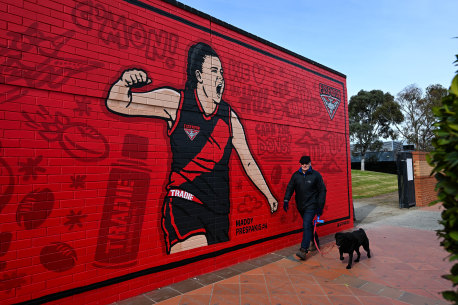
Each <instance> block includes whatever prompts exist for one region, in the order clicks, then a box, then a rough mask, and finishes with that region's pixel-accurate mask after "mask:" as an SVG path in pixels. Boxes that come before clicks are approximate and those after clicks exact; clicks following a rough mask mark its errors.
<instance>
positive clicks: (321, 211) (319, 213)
mask: <svg viewBox="0 0 458 305" xmlns="http://www.w3.org/2000/svg"><path fill="white" fill-rule="evenodd" d="M322 214H323V209H318V210H316V215H318V217H321V215H322Z"/></svg>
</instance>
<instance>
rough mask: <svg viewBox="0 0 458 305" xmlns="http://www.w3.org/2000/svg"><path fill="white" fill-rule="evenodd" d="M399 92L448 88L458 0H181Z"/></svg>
mask: <svg viewBox="0 0 458 305" xmlns="http://www.w3.org/2000/svg"><path fill="white" fill-rule="evenodd" d="M179 2H181V3H183V4H186V5H188V6H190V7H193V8H195V9H197V10H199V11H201V12H204V13H206V14H208V15H210V16H213V17H215V18H217V19H220V20H222V21H224V22H226V23H229V24H231V25H233V26H235V27H238V28H240V29H242V30H245V31H247V32H249V33H251V34H254V35H256V36H259V37H261V38H263V39H265V40H268V41H270V42H272V43H275V44H277V45H279V46H281V47H284V48H286V49H288V50H290V51H293V52H295V53H297V54H300V55H302V56H304V57H307V58H309V59H311V60H313V61H316V62H318V63H320V64H322V65H325V66H327V67H329V68H332V69H334V70H336V71H339V72H341V73H343V74H345V75H346V76H347V94H348V99H350V98H351V96H353V95H356V94H357V93H358V92H359V91H360V90H366V91H370V90H374V89H377V90H382V91H383V92H389V93H391V94H392V95H393V96H395V97H396V95H397V94H398V93H399V92H400V91H402V90H403V89H404V88H405V87H407V86H409V85H411V84H416V85H417V86H418V87H420V88H421V89H422V90H423V91H424V90H425V89H426V87H427V86H429V85H433V84H440V85H442V86H444V87H445V88H449V86H450V83H451V80H452V78H453V76H454V75H455V71H456V70H457V69H458V67H456V66H454V64H453V62H454V61H455V59H456V58H455V54H458V38H454V37H458V0H379V1H375V0H320V1H316V0H314V1H310V0H277V1H273V0H180V1H179Z"/></svg>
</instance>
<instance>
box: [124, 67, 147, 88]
mask: <svg viewBox="0 0 458 305" xmlns="http://www.w3.org/2000/svg"><path fill="white" fill-rule="evenodd" d="M119 80H120V81H121V85H124V86H125V87H129V88H140V87H143V86H145V85H148V84H150V83H151V82H152V80H151V78H149V77H148V75H147V74H146V72H145V71H143V70H139V69H131V70H126V71H124V73H123V74H122V75H121V78H120V79H119Z"/></svg>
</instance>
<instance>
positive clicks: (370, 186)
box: [351, 169, 398, 199]
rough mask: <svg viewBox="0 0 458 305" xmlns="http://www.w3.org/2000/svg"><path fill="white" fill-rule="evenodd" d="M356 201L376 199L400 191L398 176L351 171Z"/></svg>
mask: <svg viewBox="0 0 458 305" xmlns="http://www.w3.org/2000/svg"><path fill="white" fill-rule="evenodd" d="M351 185H352V193H353V198H354V199H359V198H367V197H374V196H378V195H383V194H387V193H391V192H395V191H397V190H398V176H397V175H393V174H385V173H378V172H370V171H364V172H362V171H360V170H354V169H352V170H351Z"/></svg>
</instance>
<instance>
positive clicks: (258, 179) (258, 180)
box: [231, 111, 278, 213]
mask: <svg viewBox="0 0 458 305" xmlns="http://www.w3.org/2000/svg"><path fill="white" fill-rule="evenodd" d="M231 124H232V131H233V139H232V144H233V145H234V148H235V151H236V152H237V154H238V156H239V158H240V161H241V162H242V165H243V168H244V169H245V172H246V173H247V175H248V178H250V180H251V181H252V182H253V183H254V185H256V187H257V188H258V189H259V190H260V191H261V192H262V194H263V195H264V196H265V197H266V199H267V202H268V203H269V206H270V212H271V213H273V212H275V211H276V210H277V208H278V201H277V199H275V197H274V196H273V195H272V192H271V191H270V189H269V187H268V186H267V183H266V180H265V179H264V176H263V175H262V173H261V170H260V169H259V167H258V164H257V163H256V161H255V160H254V158H253V155H252V154H251V152H250V148H249V147H248V143H247V141H246V138H245V131H244V130H243V126H242V123H240V120H239V118H238V117H237V115H236V114H235V112H233V111H232V112H231Z"/></svg>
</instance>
